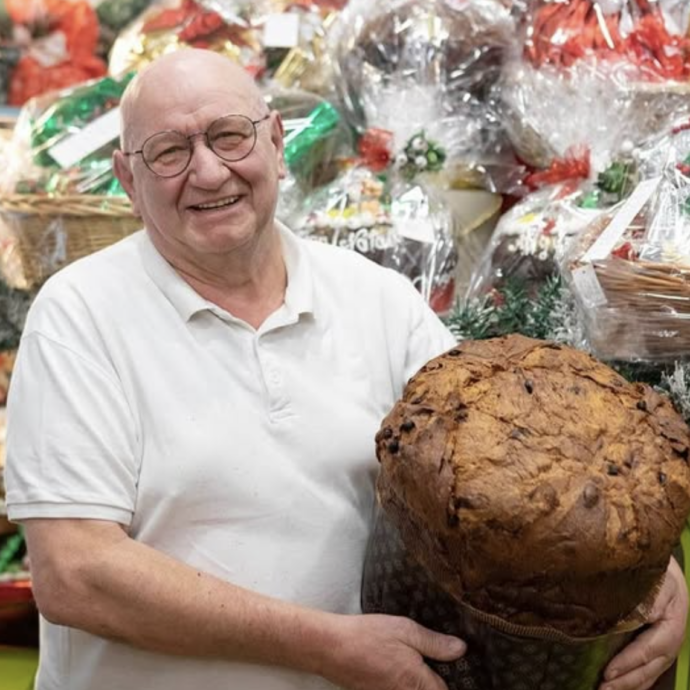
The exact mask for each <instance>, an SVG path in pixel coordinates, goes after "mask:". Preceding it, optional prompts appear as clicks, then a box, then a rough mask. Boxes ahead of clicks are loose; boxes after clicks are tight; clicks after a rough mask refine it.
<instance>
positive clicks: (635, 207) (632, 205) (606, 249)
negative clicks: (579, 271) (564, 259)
mask: <svg viewBox="0 0 690 690" xmlns="http://www.w3.org/2000/svg"><path fill="white" fill-rule="evenodd" d="M659 182H661V176H659V177H654V178H652V179H651V180H645V181H644V182H640V184H639V185H637V187H636V188H635V191H634V192H633V193H632V194H631V195H630V197H629V198H628V200H627V201H626V202H625V203H624V204H623V206H622V207H621V208H620V210H619V211H618V213H616V215H615V216H614V217H613V220H611V222H610V223H609V224H608V226H607V228H606V230H604V232H602V233H601V235H599V237H598V239H597V241H596V242H595V243H594V244H593V245H592V246H591V247H590V248H589V250H588V251H587V253H586V254H585V255H584V256H583V257H582V260H583V261H601V260H603V259H606V258H607V257H608V256H609V254H611V252H612V251H613V248H614V247H615V246H616V244H617V243H618V240H620V238H621V237H623V233H624V232H625V231H626V230H627V229H628V227H629V226H630V224H631V223H632V222H633V220H634V219H635V216H636V215H637V214H638V213H639V212H640V211H641V210H642V207H643V206H644V205H645V204H646V203H647V202H648V201H649V199H650V198H651V196H652V194H654V192H655V191H656V188H657V187H658V186H659Z"/></svg>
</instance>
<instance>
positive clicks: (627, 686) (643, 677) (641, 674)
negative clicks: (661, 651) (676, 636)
mask: <svg viewBox="0 0 690 690" xmlns="http://www.w3.org/2000/svg"><path fill="white" fill-rule="evenodd" d="M672 663H673V660H672V659H667V658H666V657H663V656H658V657H656V658H655V659H652V661H650V662H649V663H648V664H645V665H644V666H638V667H637V668H635V669H634V670H632V671H630V672H628V673H624V674H623V675H619V676H616V678H613V679H611V680H606V681H605V682H604V684H603V685H601V686H600V689H599V690H649V689H650V688H651V687H652V686H653V685H654V683H655V682H656V681H657V680H658V678H659V676H660V675H661V674H662V673H664V672H665V671H666V670H667V669H668V668H669V667H670V666H671V664H672Z"/></svg>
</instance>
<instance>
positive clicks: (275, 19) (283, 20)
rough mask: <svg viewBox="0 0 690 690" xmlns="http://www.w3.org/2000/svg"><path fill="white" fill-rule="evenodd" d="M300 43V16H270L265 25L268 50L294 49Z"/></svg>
mask: <svg viewBox="0 0 690 690" xmlns="http://www.w3.org/2000/svg"><path fill="white" fill-rule="evenodd" d="M298 43H299V15H298V14H293V13H289V12H286V13H284V14H269V15H268V17H267V18H266V23H265V24H264V46H265V47H266V48H294V47H295V46H296V45H297V44H298Z"/></svg>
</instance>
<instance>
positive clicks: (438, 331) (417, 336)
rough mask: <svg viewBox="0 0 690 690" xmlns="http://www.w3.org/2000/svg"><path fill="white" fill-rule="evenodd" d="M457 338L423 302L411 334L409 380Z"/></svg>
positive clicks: (407, 373) (408, 366)
mask: <svg viewBox="0 0 690 690" xmlns="http://www.w3.org/2000/svg"><path fill="white" fill-rule="evenodd" d="M456 344H457V339H456V338H455V336H453V334H452V333H451V332H450V330H448V328H447V327H446V325H445V324H444V323H443V322H442V321H441V319H440V318H439V317H438V316H437V315H436V314H435V313H434V312H433V311H432V310H431V308H430V307H429V306H428V305H427V304H426V303H423V304H422V305H421V307H420V312H419V319H418V320H417V323H416V325H415V328H414V330H413V331H412V333H411V334H410V339H409V342H408V348H407V357H406V362H405V376H406V379H407V380H409V379H410V378H411V377H412V376H413V375H414V374H416V373H417V372H418V371H419V369H421V367H422V366H424V364H426V363H427V362H428V361H429V360H430V359H433V358H434V357H437V356H438V355H440V354H442V353H444V352H446V351H447V350H450V349H451V348H452V347H453V346H454V345H456Z"/></svg>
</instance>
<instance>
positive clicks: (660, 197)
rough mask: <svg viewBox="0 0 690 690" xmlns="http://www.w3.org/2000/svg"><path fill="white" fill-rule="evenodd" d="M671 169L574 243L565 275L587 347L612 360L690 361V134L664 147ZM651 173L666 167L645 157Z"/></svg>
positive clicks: (682, 134)
mask: <svg viewBox="0 0 690 690" xmlns="http://www.w3.org/2000/svg"><path fill="white" fill-rule="evenodd" d="M658 144H659V146H660V147H661V148H662V150H663V151H664V155H665V156H666V164H665V166H664V167H663V169H662V170H661V171H660V172H659V174H657V175H656V176H651V177H647V178H646V179H644V180H643V181H642V182H641V183H640V184H639V185H638V187H637V188H636V189H635V191H634V192H633V194H632V195H631V196H630V197H629V199H628V200H626V201H625V202H623V203H622V204H620V205H619V206H616V207H615V208H614V209H611V210H610V211H609V212H607V213H606V214H604V215H603V216H602V217H600V218H599V219H597V220H596V221H594V222H593V223H592V224H591V225H590V226H589V227H588V228H587V230H586V231H585V232H584V233H583V234H582V236H581V238H580V241H578V242H576V243H573V246H572V247H571V250H570V251H569V252H568V254H567V256H566V258H565V261H564V272H565V274H566V275H567V277H568V280H569V282H570V284H571V287H572V289H573V292H574V293H575V295H576V297H577V299H578V302H579V304H580V307H581V316H582V319H583V323H584V327H585V332H586V334H587V337H588V341H589V347H590V349H591V350H592V351H593V352H594V354H595V355H597V356H599V357H601V358H604V359H610V360H631V361H636V360H642V361H652V362H660V361H665V360H672V359H677V358H686V357H687V355H688V351H689V347H690V165H689V164H690V131H689V130H688V129H684V128H679V129H677V130H674V133H673V134H672V135H670V136H667V137H666V138H665V139H663V140H661V141H659V142H658ZM647 153H648V154H650V155H648V156H647V158H646V164H647V166H648V167H647V168H646V170H647V172H657V171H658V166H659V163H660V160H659V158H658V157H655V156H654V155H653V154H651V152H647Z"/></svg>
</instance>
